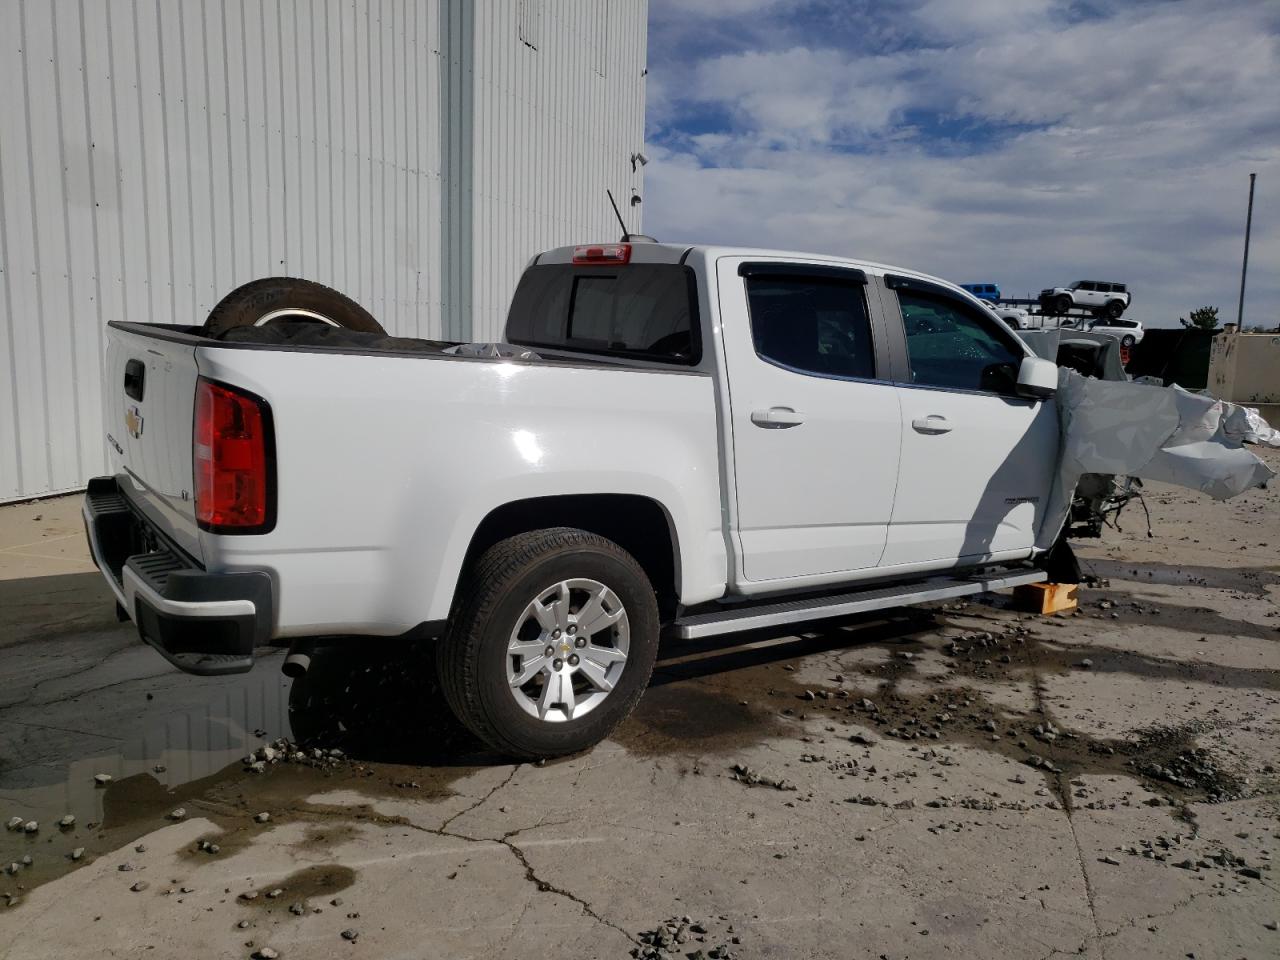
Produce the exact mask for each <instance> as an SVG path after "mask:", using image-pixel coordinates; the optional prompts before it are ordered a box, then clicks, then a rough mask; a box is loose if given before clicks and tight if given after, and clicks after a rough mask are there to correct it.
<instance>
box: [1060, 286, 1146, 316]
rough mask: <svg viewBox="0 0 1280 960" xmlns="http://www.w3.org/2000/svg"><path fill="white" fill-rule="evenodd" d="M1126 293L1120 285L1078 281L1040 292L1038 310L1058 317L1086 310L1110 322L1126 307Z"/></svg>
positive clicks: (1125, 289)
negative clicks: (1067, 285) (1078, 310)
mask: <svg viewBox="0 0 1280 960" xmlns="http://www.w3.org/2000/svg"><path fill="white" fill-rule="evenodd" d="M1129 303H1130V297H1129V290H1128V288H1127V287H1126V285H1125V284H1123V283H1109V282H1104V281H1102V280H1077V281H1076V282H1075V283H1073V284H1071V286H1069V287H1048V288H1046V289H1044V290H1041V291H1040V309H1042V310H1043V311H1044V312H1045V313H1053V314H1057V315H1059V316H1062V315H1063V314H1065V313H1067V312H1068V311H1069V310H1076V309H1085V310H1089V311H1090V312H1091V313H1093V315H1094V316H1097V317H1110V318H1112V319H1113V320H1114V319H1115V318H1116V317H1119V316H1120V315H1121V314H1123V313H1124V312H1125V310H1127V309H1128V308H1129Z"/></svg>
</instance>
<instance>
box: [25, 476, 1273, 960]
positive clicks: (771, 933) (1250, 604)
mask: <svg viewBox="0 0 1280 960" xmlns="http://www.w3.org/2000/svg"><path fill="white" fill-rule="evenodd" d="M1266 456H1267V457H1268V459H1270V460H1272V461H1273V462H1275V461H1280V453H1277V452H1274V451H1269V452H1267V453H1266ZM1148 499H1149V503H1150V506H1151V508H1152V515H1153V521H1154V526H1155V533H1156V536H1155V538H1153V539H1151V540H1148V539H1147V538H1146V537H1145V535H1144V534H1145V530H1138V529H1137V528H1136V527H1135V528H1134V529H1133V530H1130V531H1128V532H1126V533H1123V534H1121V533H1117V532H1115V531H1108V533H1107V536H1106V538H1104V539H1103V540H1102V541H1100V542H1095V543H1089V544H1085V545H1083V546H1082V547H1081V548H1080V553H1081V554H1082V557H1083V559H1084V560H1085V563H1086V567H1090V566H1091V567H1092V568H1093V571H1094V572H1095V573H1096V574H1097V575H1098V576H1103V577H1109V578H1110V583H1109V585H1094V586H1091V587H1087V588H1085V589H1083V590H1082V591H1081V597H1082V601H1083V602H1082V608H1081V612H1080V613H1079V615H1076V616H1070V617H1055V618H1033V617H1029V616H1026V615H1024V614H1019V613H1018V612H1017V611H1015V610H1013V609H1011V608H1010V606H1009V604H1008V603H1007V601H1006V600H1002V599H1000V598H995V599H994V600H993V601H992V602H983V603H954V604H945V605H939V606H936V607H934V608H932V609H929V610H924V611H905V612H902V613H896V612H895V613H893V614H890V615H886V616H883V617H877V618H874V619H862V620H858V621H851V622H845V623H834V624H823V625H821V627H820V628H814V629H813V630H810V631H807V632H804V633H802V634H800V635H798V636H778V635H767V634H759V635H752V636H749V637H746V638H743V640H744V642H742V643H739V644H737V645H735V646H732V647H723V646H716V645H714V644H698V643H691V644H685V645H674V644H669V645H667V646H666V647H664V650H663V652H662V654H661V655H660V663H659V666H658V669H657V671H656V673H655V676H654V681H653V684H652V685H651V687H650V689H649V691H648V692H647V694H646V695H645V698H644V699H643V700H642V702H641V705H640V707H639V708H638V709H637V712H636V714H635V716H634V717H633V718H632V719H631V720H630V721H628V722H627V723H626V724H625V725H624V726H623V727H622V728H620V729H619V730H618V731H617V733H616V735H615V736H614V737H613V738H612V739H611V740H610V741H608V742H606V743H604V744H601V745H600V746H599V747H597V748H596V749H595V750H593V751H592V752H591V753H589V754H586V755H583V756H578V757H571V758H567V759H565V760H561V761H558V762H552V763H548V764H546V765H530V764H525V765H511V764H507V763H505V762H503V761H502V759H501V758H498V757H494V756H492V755H491V754H489V753H487V752H486V751H485V750H483V749H482V748H480V747H479V746H478V745H477V744H476V743H475V742H474V741H471V740H470V739H469V738H468V737H467V736H466V735H465V733H464V732H461V731H458V730H457V729H455V728H454V727H452V726H450V725H449V722H448V720H447V717H443V716H442V715H441V714H440V712H439V710H438V704H433V703H432V700H433V698H432V696H431V687H430V684H429V683H428V682H426V681H425V680H424V679H423V677H424V676H425V675H426V672H427V667H426V665H425V662H424V661H423V660H422V659H421V658H417V659H415V656H416V655H414V656H408V657H406V658H399V657H395V658H391V659H389V660H388V659H387V658H386V657H385V651H381V652H376V653H375V652H371V651H368V650H366V651H364V652H363V653H362V655H361V657H357V658H356V660H357V662H358V663H359V664H360V665H359V666H356V667H352V668H351V673H350V676H349V677H346V676H345V675H344V676H343V683H342V686H341V690H342V693H343V698H344V699H343V701H342V703H343V714H342V719H343V723H344V724H345V725H346V726H347V730H346V732H345V733H344V734H343V735H342V736H343V737H345V739H344V740H343V741H342V744H341V745H342V746H343V747H344V749H345V750H346V751H347V753H348V755H349V759H347V760H344V761H343V762H341V763H338V764H334V765H332V766H329V767H325V768H323V769H312V768H310V767H304V766H298V765H295V764H280V765H277V766H272V767H270V768H269V769H268V771H267V772H266V773H265V774H263V775H253V774H250V773H247V772H245V771H244V769H243V767H242V765H241V764H240V763H239V758H240V757H242V756H244V755H245V754H247V753H248V752H250V751H251V750H253V749H254V748H256V747H257V746H259V745H261V744H262V743H264V742H267V741H269V740H271V739H274V738H276V737H280V736H293V735H298V734H297V732H296V731H294V730H293V729H292V728H293V726H297V725H300V724H303V723H311V722H312V721H314V720H315V719H316V718H314V717H308V716H305V715H301V714H299V713H298V712H297V711H295V712H294V713H293V714H292V715H291V714H290V710H289V708H288V703H287V701H288V681H287V680H285V679H284V678H283V677H281V676H280V675H279V672H278V656H279V654H278V653H273V654H269V655H266V656H264V658H263V661H262V662H260V663H259V664H258V666H257V667H256V668H255V670H254V671H253V673H251V674H248V675H245V676H244V677H233V678H211V679H210V678H205V679H201V678H194V677H188V676H185V675H182V674H179V673H177V672H175V671H170V670H168V669H167V668H166V667H165V666H164V665H163V664H162V663H161V662H160V661H159V660H158V658H157V657H156V655H155V654H154V653H152V652H151V651H150V650H148V649H146V648H145V647H143V646H142V645H141V644H139V643H138V642H137V641H136V640H134V639H133V638H132V636H131V633H130V631H129V629H128V628H127V627H123V626H121V625H119V624H117V623H116V621H115V618H114V615H113V608H112V605H111V602H110V597H109V594H108V593H107V591H106V589H105V587H103V586H102V585H101V583H100V582H99V581H98V578H97V575H96V574H93V573H89V572H87V571H86V564H85V560H84V556H83V549H82V547H81V546H80V543H79V540H78V538H77V533H76V528H77V526H78V523H79V520H78V516H77V512H76V511H77V509H78V506H77V504H76V501H75V499H74V498H67V499H63V500H54V501H47V502H44V503H39V504H29V505H24V506H18V507H10V508H5V509H4V510H0V608H3V610H4V611H5V616H4V618H3V622H0V647H3V648H4V649H5V653H6V658H7V659H6V667H5V670H4V671H3V674H0V820H7V819H8V818H9V817H10V816H23V817H24V818H37V819H39V820H40V822H41V829H40V831H39V832H38V833H37V834H36V835H34V836H26V835H24V834H16V833H11V832H5V833H3V834H0V846H2V847H3V849H0V861H3V862H4V863H8V862H10V861H19V862H20V861H21V857H22V855H23V854H29V855H30V856H31V857H32V860H33V862H32V865H31V866H29V867H26V866H20V867H19V871H18V873H17V874H16V875H14V876H2V875H0V895H5V894H7V895H10V896H12V897H14V901H13V905H12V906H9V907H8V908H5V907H3V903H4V902H5V897H3V896H0V958H3V960H9V958H12V960H20V958H55V957H56V958H59V960H61V958H71V960H76V958H88V957H95V958H96V957H104V956H105V957H124V956H137V955H144V954H145V955H149V956H155V957H170V956H174V957H177V956H192V955H196V956H201V957H211V958H244V957H248V956H249V955H250V954H251V953H252V952H253V950H255V949H257V948H258V947H260V946H270V947H272V948H273V949H275V950H278V951H279V952H280V953H281V955H282V956H283V957H284V958H285V960H294V958H309V957H316V958H328V957H331V956H335V955H337V956H349V957H351V958H353V960H358V958H360V957H371V958H374V957H376V958H382V957H395V958H409V957H414V958H417V957H422V956H431V957H449V958H465V957H476V958H480V957H484V958H486V960H487V958H503V957H512V958H515V957H519V958H535V960H536V958H541V957H546V958H551V957H564V956H573V957H601V958H606V957H626V956H627V955H628V951H629V950H630V949H631V947H632V946H633V945H634V943H635V937H636V936H637V934H638V933H639V932H640V931H642V930H647V929H652V928H653V927H654V926H655V925H657V924H658V923H660V922H662V921H663V920H664V919H665V918H667V917H671V916H681V915H689V916H693V917H695V919H711V920H717V921H718V918H725V919H724V921H723V923H724V924H728V923H731V924H732V925H733V926H734V929H735V932H736V935H737V936H739V937H740V939H741V943H740V944H738V945H735V946H734V947H733V949H734V951H735V954H736V955H737V956H739V957H742V958H755V957H777V958H784V957H785V958H793V957H802V958H827V957H830V958H845V957H867V958H879V957H885V958H892V960H904V958H908V957H910V958H930V957H943V956H955V955H968V956H981V957H993V958H995V957H999V958H1005V957H1008V958H1044V960H1050V958H1053V957H1059V956H1063V957H1067V956H1069V957H1093V958H1098V960H1120V958H1129V957H1147V956H1171V957H1185V956H1187V955H1190V954H1194V956H1195V957H1196V958H1198V960H1206V958H1222V960H1237V958H1240V957H1248V958H1264V957H1272V956H1276V955H1277V954H1280V933H1277V932H1276V931H1273V930H1271V929H1269V928H1268V927H1267V926H1266V924H1267V923H1270V922H1274V921H1275V920H1277V919H1280V910H1278V909H1277V904H1278V903H1280V897H1278V896H1277V889H1276V881H1275V879H1274V874H1273V872H1272V869H1271V867H1272V862H1273V861H1272V858H1273V857H1274V855H1275V851H1276V847H1277V839H1278V836H1280V804H1277V800H1276V788H1277V777H1276V773H1275V766H1274V765H1275V764H1276V757H1277V756H1278V755H1280V751H1278V750H1277V749H1276V747H1277V735H1278V734H1280V630H1277V627H1280V603H1278V602H1277V601H1280V522H1278V520H1277V518H1278V516H1280V514H1278V513H1277V507H1278V506H1280V491H1276V490H1273V491H1256V492H1253V493H1250V494H1248V495H1246V496H1244V497H1242V498H1240V499H1239V500H1238V501H1232V502H1230V503H1227V504H1215V503H1212V502H1210V501H1207V500H1203V499H1201V498H1199V497H1196V496H1194V495H1191V494H1187V493H1185V492H1183V491H1175V490H1172V489H1169V488H1160V487H1158V486H1156V485H1152V489H1151V491H1150V493H1149V497H1148ZM35 516H39V517H40V518H41V519H40V520H35V519H34V517H35ZM983 636H989V637H990V638H991V639H990V640H975V639H974V638H975V637H983ZM961 651H963V652H961ZM366 654H367V657H368V659H367V662H366V660H365V659H362V657H364V656H365V655H366ZM908 655H909V656H908ZM1085 659H1089V660H1090V661H1091V666H1090V667H1089V668H1088V669H1086V668H1084V667H1083V666H1081V663H1082V661H1083V660H1085ZM864 699H866V700H868V701H870V702H872V703H873V704H874V709H867V708H865V707H864V706H863V705H862V702H863V700H864ZM366 708H367V709H366ZM944 717H945V719H943V718H944ZM321 719H323V718H321ZM1048 725H1052V727H1051V728H1050V727H1049V726H1048ZM313 729H315V728H313ZM1037 729H1038V730H1039V732H1037ZM335 735H336V734H335ZM851 738H854V739H851ZM1024 744H1025V745H1024ZM1192 749H1198V750H1204V751H1205V754H1204V756H1205V757H1207V758H1209V761H1210V762H1211V763H1212V764H1213V770H1214V773H1213V775H1212V777H1210V778H1209V779H1207V780H1206V781H1204V782H1203V783H1200V782H1197V783H1196V784H1194V785H1193V786H1191V787H1185V786H1179V785H1176V784H1172V783H1170V782H1168V781H1167V780H1162V779H1160V778H1159V777H1157V776H1155V775H1153V774H1151V773H1149V772H1146V771H1144V769H1143V766H1144V765H1148V764H1151V763H1157V764H1158V765H1160V766H1164V765H1169V764H1175V763H1179V762H1183V761H1180V760H1179V758H1180V757H1182V758H1185V757H1186V756H1187V755H1188V751H1190V750H1192ZM1031 754H1036V755H1038V756H1040V757H1043V758H1044V759H1046V760H1048V761H1050V762H1051V763H1052V764H1053V768H1052V769H1046V768H1043V767H1041V768H1037V767H1032V766H1030V765H1028V764H1027V762H1026V760H1027V758H1028V757H1029V756H1030V755H1031ZM1197 756H1198V755H1197ZM1197 762H1198V761H1197ZM735 764H744V765H747V766H749V767H751V768H752V769H753V770H755V771H757V772H758V773H760V774H761V775H762V776H763V777H765V778H767V779H778V780H785V781H787V782H788V783H789V784H794V785H795V787H796V789H795V790H794V791H793V790H778V789H774V788H772V787H768V786H764V785H755V786H752V785H749V784H748V783H745V782H742V781H741V780H739V779H735V776H734V773H733V767H734V765H735ZM1180 769H1181V768H1180ZM98 772H106V773H111V774H112V775H113V776H114V777H115V778H116V779H115V782H114V783H113V784H112V785H111V786H109V787H107V788H106V789H101V788H96V787H95V786H94V785H93V774H94V773H98ZM1211 798H1212V799H1214V800H1215V801H1216V802H1209V801H1210V799H1211ZM176 806H182V807H183V808H184V809H185V810H186V812H187V819H185V820H183V821H181V822H176V823H175V822H172V821H169V820H166V819H165V817H166V814H168V813H169V812H171V811H172V810H173V808H174V807H176ZM260 811H267V812H269V813H270V814H271V819H270V821H269V822H267V823H258V822H257V821H256V820H255V819H254V816H255V814H257V813H258V812H260ZM64 813H73V814H75V816H76V818H77V822H76V825H75V826H74V827H73V828H71V829H69V830H67V831H65V832H64V831H60V830H58V829H57V828H56V825H55V823H56V820H57V818H58V817H60V816H61V815H62V814H64ZM202 839H209V840H212V841H214V842H216V843H218V844H219V846H220V852H219V853H218V854H216V855H215V854H210V853H207V852H202V851H200V850H198V849H197V848H198V843H199V841H200V840H202ZM139 845H141V846H142V847H143V848H144V849H143V851H142V852H138V850H137V849H136V848H137V847H138V846H139ZM77 847H83V848H85V854H84V856H83V859H81V860H79V861H75V862H73V861H71V860H70V859H69V857H68V854H69V853H70V851H71V850H72V849H74V848H77ZM1112 861H1115V862H1112ZM126 863H127V864H128V865H129V866H131V867H132V868H133V869H131V870H129V871H120V870H118V867H119V866H120V865H121V864H126ZM1178 864H1186V866H1179V865H1178ZM1241 865H1244V866H1241ZM1241 869H1245V870H1246V873H1241V872H1240V871H1241ZM138 879H145V880H146V881H148V883H149V886H148V887H147V889H145V890H144V891H142V892H136V893H135V892H131V891H130V886H131V885H132V884H133V883H134V882H135V881H136V880H138ZM277 887H279V888H282V889H283V890H284V893H283V894H282V895H281V896H280V897H279V898H269V897H267V896H266V894H265V892H264V893H262V894H261V895H260V896H258V897H256V898H254V899H253V900H252V901H246V900H241V899H239V897H240V894H242V893H245V892H250V891H266V892H269V891H271V890H273V889H275V888H277ZM299 903H304V904H305V907H304V908H301V912H300V913H293V912H291V911H290V909H289V908H290V907H291V906H293V905H294V904H299ZM241 923H245V924H246V926H244V927H241V926H239V924H241ZM345 929H354V930H356V931H358V933H359V936H358V938H357V939H356V940H355V941H354V942H348V941H346V940H344V939H342V937H341V932H342V931H343V930H345ZM713 945H714V944H712V943H707V944H700V945H690V949H692V948H693V946H702V947H703V948H704V949H706V948H707V947H710V946H713Z"/></svg>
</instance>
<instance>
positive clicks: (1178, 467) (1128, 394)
mask: <svg viewBox="0 0 1280 960" xmlns="http://www.w3.org/2000/svg"><path fill="white" fill-rule="evenodd" d="M1055 399H1056V403H1057V406H1058V419H1059V424H1060V428H1061V439H1060V447H1059V456H1058V474H1057V477H1056V478H1055V480H1054V486H1053V492H1052V493H1051V495H1050V498H1049V504H1048V509H1047V510H1046V512H1045V519H1044V523H1043V525H1042V526H1041V528H1040V537H1039V538H1038V540H1037V543H1036V546H1037V548H1039V549H1041V550H1048V549H1049V548H1050V547H1052V546H1053V544H1054V543H1055V542H1056V541H1057V540H1058V537H1059V535H1060V534H1061V533H1062V532H1063V531H1064V528H1065V530H1066V532H1067V533H1068V535H1073V536H1098V535H1099V534H1100V533H1101V530H1102V527H1103V526H1104V525H1105V524H1106V523H1107V522H1108V518H1111V519H1112V520H1114V518H1115V517H1116V516H1118V514H1119V512H1120V510H1122V509H1123V508H1124V506H1125V505H1126V504H1127V503H1128V502H1129V501H1130V500H1131V499H1134V498H1135V497H1140V496H1141V489H1142V488H1141V480H1144V479H1145V480H1161V481H1164V482H1166V483H1173V484H1176V485H1178V486H1182V487H1188V488H1190V489H1192V490H1199V491H1200V492H1201V493H1207V494H1208V495H1209V496H1211V497H1213V498H1214V499H1215V500H1227V499H1229V498H1231V497H1234V496H1236V495H1238V494H1240V493H1243V492H1244V491H1246V490H1250V489H1252V488H1254V487H1260V486H1263V485H1265V484H1266V482H1267V481H1268V480H1270V479H1271V478H1272V477H1274V476H1275V472H1274V471H1272V470H1271V469H1270V468H1269V467H1268V466H1267V465H1266V464H1265V463H1263V462H1262V461H1261V460H1260V459H1258V458H1257V457H1256V456H1254V455H1253V454H1252V453H1250V452H1249V451H1248V450H1246V449H1244V441H1245V440H1246V439H1248V436H1247V434H1246V433H1244V432H1243V431H1242V429H1241V428H1240V426H1239V424H1240V423H1242V422H1243V417H1242V414H1241V411H1242V409H1243V408H1241V407H1239V406H1237V405H1236V404H1233V403H1228V402H1226V401H1224V400H1215V399H1213V398H1212V397H1205V396H1200V395H1199V394H1194V393H1189V392H1188V391H1186V390H1182V389H1180V388H1177V387H1161V386H1154V385H1150V384H1143V383H1131V382H1129V381H1115V380H1097V379H1093V378H1092V377H1084V376H1081V375H1080V374H1079V373H1077V372H1075V371H1074V370H1070V369H1061V370H1059V375H1058V391H1057V394H1056V398H1055Z"/></svg>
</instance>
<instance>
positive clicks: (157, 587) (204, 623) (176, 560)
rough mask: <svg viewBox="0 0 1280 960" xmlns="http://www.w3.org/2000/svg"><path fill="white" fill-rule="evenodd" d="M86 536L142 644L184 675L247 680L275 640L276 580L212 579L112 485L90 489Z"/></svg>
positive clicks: (104, 481)
mask: <svg viewBox="0 0 1280 960" xmlns="http://www.w3.org/2000/svg"><path fill="white" fill-rule="evenodd" d="M82 513H83V515H84V525H85V533H86V535H87V536H88V538H89V550H90V552H91V553H92V554H93V562H94V563H96V564H97V565H98V569H99V570H101V571H102V575H103V576H104V577H105V578H106V581H107V585H108V586H109V587H110V588H111V592H112V593H114V594H115V597H116V600H117V601H118V602H119V604H120V606H121V608H122V609H123V610H124V612H125V613H126V614H128V616H129V618H130V619H131V620H133V622H134V623H135V624H137V627H138V633H139V635H140V636H141V637H142V639H143V640H144V641H146V642H147V643H148V644H150V645H151V646H152V647H154V648H155V649H156V650H157V651H158V652H159V653H160V655H161V656H163V657H164V658H165V659H166V660H168V661H169V662H170V663H172V664H173V665H174V666H175V667H177V668H178V669H180V670H184V671H186V672H187V673H194V674H200V675H204V676H208V675H216V674H224V673H243V672H244V671H246V670H249V669H250V668H251V667H252V666H253V649H254V647H255V646H259V645H262V644H265V643H267V642H268V641H269V640H270V638H271V624H272V610H271V604H272V591H271V578H270V577H268V576H267V575H266V574H265V573H258V572H247V573H207V572H205V570H203V569H202V568H201V567H200V565H199V564H197V563H196V562H195V561H194V560H192V559H191V558H190V557H188V556H187V555H186V554H184V553H183V552H182V551H181V550H179V549H178V548H177V547H176V546H174V545H173V544H171V543H169V542H168V541H167V540H165V538H164V537H163V536H162V535H161V534H160V533H159V532H158V531H156V529H155V528H154V527H153V526H151V524H149V523H148V522H147V521H146V520H145V519H144V518H143V516H142V514H141V513H140V512H139V511H137V510H135V509H134V508H133V506H132V505H131V504H130V502H129V499H128V497H127V496H126V495H125V494H124V493H123V491H121V489H120V487H119V484H117V482H116V480H115V478H114V477H97V478H95V479H93V480H90V481H89V488H88V491H87V492H86V493H85V497H84V507H83V509H82Z"/></svg>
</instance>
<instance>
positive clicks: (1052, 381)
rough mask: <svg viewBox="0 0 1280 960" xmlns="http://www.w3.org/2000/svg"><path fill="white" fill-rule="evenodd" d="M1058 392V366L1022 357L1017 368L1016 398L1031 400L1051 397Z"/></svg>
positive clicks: (1050, 362) (1042, 360)
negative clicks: (1020, 363)
mask: <svg viewBox="0 0 1280 960" xmlns="http://www.w3.org/2000/svg"><path fill="white" fill-rule="evenodd" d="M1057 390H1058V365H1057V364H1056V363H1054V362H1053V361H1052V360H1044V359H1042V358H1040V357H1023V358H1022V365H1021V366H1020V367H1018V396H1020V397H1029V398H1030V399H1032V400H1044V399H1047V398H1048V397H1052V396H1053V395H1054V393H1056V392H1057Z"/></svg>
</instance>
